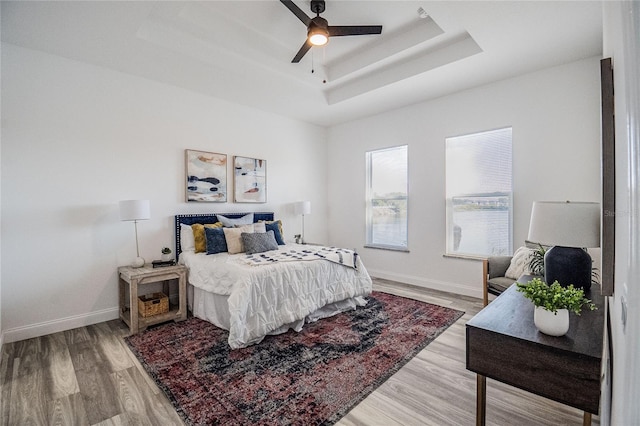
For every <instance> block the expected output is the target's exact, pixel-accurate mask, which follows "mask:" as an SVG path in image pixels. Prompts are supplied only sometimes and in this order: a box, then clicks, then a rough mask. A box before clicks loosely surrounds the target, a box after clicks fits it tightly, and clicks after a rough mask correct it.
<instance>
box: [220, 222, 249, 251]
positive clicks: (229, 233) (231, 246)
mask: <svg viewBox="0 0 640 426" xmlns="http://www.w3.org/2000/svg"><path fill="white" fill-rule="evenodd" d="M222 229H223V231H224V237H225V239H226V240H227V251H228V252H229V254H237V253H242V252H243V251H244V246H243V244H242V233H243V232H246V233H248V234H252V233H254V229H253V223H252V224H251V225H244V226H241V227H239V228H222Z"/></svg>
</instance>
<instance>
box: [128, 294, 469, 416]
mask: <svg viewBox="0 0 640 426" xmlns="http://www.w3.org/2000/svg"><path fill="white" fill-rule="evenodd" d="M463 313H464V312H460V311H456V310H453V309H449V308H444V307H441V306H436V305H431V304H428V303H424V302H419V301H416V300H412V299H406V298H403V297H399V296H393V295H390V294H386V293H380V292H374V293H373V294H372V295H371V296H370V297H369V303H367V305H366V306H364V307H362V308H358V309H356V310H354V311H350V312H346V313H343V314H340V315H336V316H334V317H331V318H326V319H324V320H320V321H318V322H316V323H313V324H307V325H306V326H305V328H304V329H303V330H302V331H301V332H300V333H296V332H294V331H291V330H289V332H287V333H285V334H281V335H279V336H269V337H267V338H265V339H264V340H263V341H262V342H261V343H260V344H258V345H254V346H251V347H248V348H244V349H236V350H231V349H230V348H229V345H228V344H227V338H228V333H227V332H226V331H224V330H221V329H219V328H217V327H215V326H214V325H212V324H210V323H208V322H206V321H202V320H200V319H197V318H190V319H188V320H187V321H183V322H180V323H168V324H166V325H162V326H159V327H156V328H154V329H150V330H147V331H145V332H143V333H140V334H137V335H134V336H131V337H127V338H125V340H126V341H127V343H128V344H129V347H130V348H131V349H132V350H133V352H134V353H135V354H136V356H137V357H138V359H139V360H140V362H141V363H142V365H143V366H144V368H145V369H146V370H147V372H148V373H149V374H150V375H151V377H153V378H154V379H155V381H156V383H157V384H158V386H160V388H161V389H163V390H164V392H165V393H166V394H167V396H168V397H169V399H170V400H171V402H172V403H173V405H174V407H175V408H176V410H177V412H178V414H179V415H180V416H181V417H182V419H183V420H184V421H185V423H187V424H188V425H216V424H220V425H248V424H251V425H254V424H273V425H285V424H286V425H330V424H333V423H335V422H337V421H338V420H339V419H340V418H341V417H342V416H344V415H345V414H346V413H348V412H349V410H351V409H352V408H353V407H354V406H355V405H356V404H358V403H359V402H360V401H362V400H363V399H364V398H365V397H366V396H367V395H369V394H370V393H371V392H373V391H374V390H375V389H376V388H377V387H378V386H380V385H381V384H382V383H383V382H384V381H385V380H387V379H388V378H389V377H391V375H393V373H395V372H396V371H398V369H400V367H402V366H403V365H404V364H406V363H407V362H408V361H409V360H410V359H411V358H413V357H414V356H415V355H416V354H417V353H418V352H420V350H422V349H423V348H424V347H425V346H427V345H428V344H429V343H430V342H431V341H432V340H433V339H435V338H436V337H437V336H438V335H439V334H440V333H442V332H443V331H444V330H446V329H447V327H449V326H450V325H451V324H453V323H454V322H455V321H456V320H457V319H458V318H460V317H461V316H462V315H463Z"/></svg>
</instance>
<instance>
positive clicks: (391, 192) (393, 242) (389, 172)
mask: <svg viewBox="0 0 640 426" xmlns="http://www.w3.org/2000/svg"><path fill="white" fill-rule="evenodd" d="M407 158H408V157H407V145H403V146H398V147H394V148H387V149H380V150H377V151H369V152H367V221H366V222H367V244H366V245H367V246H368V247H376V248H387V249H391V250H406V249H407V180H408V176H407V174H408V172H407V170H408V167H407Z"/></svg>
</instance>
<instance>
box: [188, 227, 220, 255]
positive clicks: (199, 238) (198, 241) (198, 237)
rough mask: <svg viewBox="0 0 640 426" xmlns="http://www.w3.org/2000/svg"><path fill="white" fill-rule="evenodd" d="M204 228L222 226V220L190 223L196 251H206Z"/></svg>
mask: <svg viewBox="0 0 640 426" xmlns="http://www.w3.org/2000/svg"><path fill="white" fill-rule="evenodd" d="M204 228H222V222H216V223H207V224H204V225H203V224H201V223H194V224H193V225H191V229H192V230H193V240H194V241H195V248H196V253H204V252H206V251H207V237H206V235H205V234H204Z"/></svg>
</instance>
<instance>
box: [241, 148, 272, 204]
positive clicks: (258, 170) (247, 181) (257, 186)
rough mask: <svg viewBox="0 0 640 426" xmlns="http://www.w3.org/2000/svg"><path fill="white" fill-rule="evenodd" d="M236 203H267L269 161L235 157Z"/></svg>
mask: <svg viewBox="0 0 640 426" xmlns="http://www.w3.org/2000/svg"><path fill="white" fill-rule="evenodd" d="M233 177H234V180H233V184H234V201H235V202H236V203H266V202H267V161H266V160H259V159H257V158H248V157H237V156H236V157H234V160H233Z"/></svg>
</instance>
